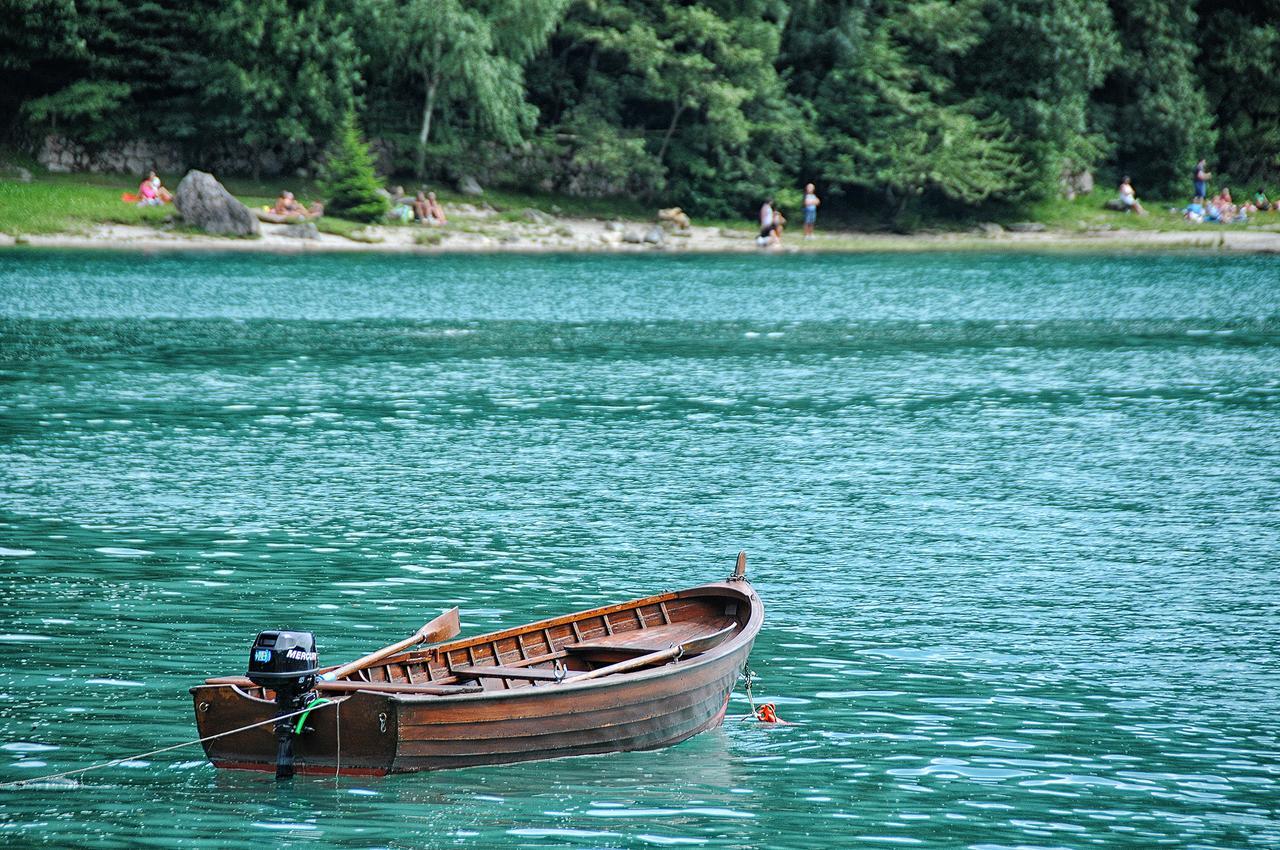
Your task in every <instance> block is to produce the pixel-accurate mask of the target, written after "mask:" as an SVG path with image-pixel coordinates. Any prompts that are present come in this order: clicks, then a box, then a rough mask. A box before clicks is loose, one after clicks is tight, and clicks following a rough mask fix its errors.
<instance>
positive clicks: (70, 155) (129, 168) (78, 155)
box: [36, 136, 187, 174]
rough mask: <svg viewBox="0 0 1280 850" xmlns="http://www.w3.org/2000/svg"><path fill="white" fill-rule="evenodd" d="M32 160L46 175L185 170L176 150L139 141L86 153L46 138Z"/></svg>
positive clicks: (62, 140) (80, 147)
mask: <svg viewBox="0 0 1280 850" xmlns="http://www.w3.org/2000/svg"><path fill="white" fill-rule="evenodd" d="M36 160H37V161H38V162H39V163H40V164H41V165H43V166H44V167H45V168H47V169H49V170H50V171H53V172H63V173H65V172H70V171H94V172H105V173H110V174H146V173H147V172H148V171H150V170H151V169H153V168H154V169H155V170H157V171H165V172H170V173H172V172H181V171H184V170H186V167H187V165H186V162H185V161H184V160H183V159H182V157H181V155H180V154H179V153H178V151H177V150H175V149H173V148H168V147H165V146H162V145H154V144H151V143H150V142H145V141H141V140H139V141H132V142H125V143H123V144H120V145H118V146H116V147H112V148H102V149H90V148H87V147H85V146H84V145H81V144H78V143H76V142H73V141H71V140H69V139H65V138H63V137H61V136H46V137H45V139H44V144H43V145H42V146H41V147H40V150H39V151H38V152H37V153H36Z"/></svg>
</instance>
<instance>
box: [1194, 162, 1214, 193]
mask: <svg viewBox="0 0 1280 850" xmlns="http://www.w3.org/2000/svg"><path fill="white" fill-rule="evenodd" d="M1212 176H1213V175H1212V174H1210V173H1209V163H1207V162H1205V161H1204V160H1203V159H1202V160H1200V161H1199V162H1197V163H1196V171H1195V174H1194V175H1192V178H1191V182H1192V183H1194V184H1195V187H1196V190H1195V193H1194V194H1195V196H1196V197H1197V198H1207V197H1209V191H1208V190H1209V178H1210V177H1212Z"/></svg>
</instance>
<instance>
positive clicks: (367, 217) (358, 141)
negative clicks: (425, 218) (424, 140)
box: [321, 112, 387, 221]
mask: <svg viewBox="0 0 1280 850" xmlns="http://www.w3.org/2000/svg"><path fill="white" fill-rule="evenodd" d="M322 174H323V177H322V180H321V189H322V191H324V193H325V196H326V197H327V198H328V202H327V203H326V205H325V212H327V213H329V214H330V215H335V216H340V217H342V218H349V219H352V220H354V221H377V220H379V219H381V218H382V216H383V215H384V214H385V213H386V211H387V198H386V196H385V195H383V194H382V193H381V192H379V191H378V190H379V189H380V188H381V183H379V181H378V175H377V174H376V173H375V172H374V170H373V155H372V154H371V153H369V146H368V145H366V144H365V142H364V140H363V139H362V138H360V131H359V129H358V128H357V127H356V119H355V113H353V112H348V113H347V116H346V118H345V119H344V120H343V122H342V125H341V126H340V127H339V129H338V136H337V138H336V139H335V141H334V143H333V146H332V147H331V148H330V150H329V154H328V157H327V158H326V160H325V163H324V166H323V170H322Z"/></svg>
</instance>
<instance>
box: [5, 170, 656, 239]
mask: <svg viewBox="0 0 1280 850" xmlns="http://www.w3.org/2000/svg"><path fill="white" fill-rule="evenodd" d="M23 167H26V168H27V169H28V170H29V171H30V172H31V174H32V179H31V182H29V183H23V182H18V181H17V180H15V179H11V178H5V177H0V233H5V234H8V235H10V236H21V235H37V234H53V233H82V232H85V231H87V230H88V229H89V228H90V227H92V226H94V225H99V224H137V225H151V226H160V225H164V224H165V223H166V222H168V221H169V220H171V219H172V218H173V217H174V210H173V208H172V207H139V206H137V205H135V204H129V203H125V202H124V201H121V200H120V196H121V194H123V193H125V192H131V193H132V192H136V191H137V189H138V183H137V181H138V179H139V178H138V176H136V175H116V174H50V173H48V172H44V171H42V170H39V169H37V168H35V167H33V166H32V165H31V164H30V163H26V164H24V165H23ZM160 177H161V179H162V180H163V181H164V184H165V185H166V186H168V187H169V188H170V190H173V189H176V188H177V184H178V181H179V180H180V179H181V175H168V174H161V175H160ZM222 182H223V185H225V186H226V187H227V190H228V191H230V192H231V193H232V194H233V195H235V196H236V197H237V198H239V199H240V200H241V201H243V202H244V203H245V204H246V205H248V206H249V207H258V206H270V205H271V204H273V203H274V202H275V199H276V196H277V195H278V194H279V193H280V191H281V190H282V189H289V190H290V191H292V192H293V193H294V194H295V195H297V197H298V198H299V199H300V200H302V201H303V202H304V203H309V202H310V201H311V200H315V199H320V198H321V197H322V194H321V192H320V191H319V189H318V188H317V187H316V186H315V184H314V183H311V182H309V181H303V180H297V179H294V180H288V179H285V178H277V179H274V180H272V181H270V182H266V181H255V180H250V179H244V178H234V177H233V178H228V179H226V180H223V181H222ZM406 188H408V187H406ZM432 189H433V191H435V192H436V194H437V195H438V197H439V198H440V200H441V201H442V202H443V203H444V204H445V206H446V208H447V207H448V206H449V205H453V204H461V203H473V204H488V205H489V206H491V207H493V208H494V209H496V210H498V211H499V212H500V213H503V214H504V216H507V217H510V218H512V219H518V218H520V217H521V216H522V213H523V211H524V210H525V209H528V208H534V209H538V210H541V211H543V212H546V213H549V214H551V215H554V216H572V217H581V218H598V219H621V220H624V221H626V220H631V221H650V220H652V218H653V210H652V209H650V208H649V207H648V206H647V205H644V204H642V203H641V202H639V201H638V200H635V199H632V198H603V199H594V198H575V197H568V196H563V195H550V194H544V193H532V192H516V191H508V190H501V189H499V190H486V191H485V193H484V196H483V197H482V198H471V197H468V196H466V195H463V194H461V193H459V192H456V191H454V190H452V189H448V188H445V187H432ZM324 221H325V225H324V226H323V227H322V229H323V230H324V231H325V232H329V233H336V234H339V235H344V236H345V235H348V234H352V233H357V232H358V231H360V230H362V229H363V225H362V224H359V223H357V222H348V221H344V220H342V219H337V218H333V217H327V218H326V219H325V220H324Z"/></svg>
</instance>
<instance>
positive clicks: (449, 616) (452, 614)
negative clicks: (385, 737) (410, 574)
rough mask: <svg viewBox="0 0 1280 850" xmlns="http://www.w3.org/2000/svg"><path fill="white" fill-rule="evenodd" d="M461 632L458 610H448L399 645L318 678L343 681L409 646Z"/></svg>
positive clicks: (326, 680) (334, 669)
mask: <svg viewBox="0 0 1280 850" xmlns="http://www.w3.org/2000/svg"><path fill="white" fill-rule="evenodd" d="M460 631H462V625H461V624H460V623H459V621H458V609H457V608H456V607H454V608H450V609H449V610H448V611H445V612H444V613H443V614H441V615H440V616H439V617H436V618H435V619H434V620H432V621H431V622H429V623H427V624H426V625H424V626H423V627H422V628H420V629H418V631H417V632H415V633H414V634H413V635H411V636H410V637H407V638H405V639H404V640H402V641H400V642H399V643H393V644H391V645H390V646H384V647H383V648H382V649H379V650H378V651H376V652H370V653H369V654H368V655H366V656H364V657H363V658H357V659H356V660H355V661H352V662H349V663H347V664H343V665H342V666H341V667H335V668H333V669H332V670H330V671H329V672H328V673H324V674H322V675H321V676H320V679H321V680H322V681H325V682H332V681H333V680H335V679H345V678H346V677H347V676H350V675H351V674H352V673H354V672H356V671H357V670H363V669H364V668H366V667H372V666H373V665H375V664H377V663H378V662H379V661H381V660H382V659H384V658H389V657H391V656H392V655H395V654H396V653H397V652H403V651H404V650H406V649H408V648H409V647H411V646H417V645H418V644H420V643H436V642H437V641H442V640H448V639H449V638H451V637H454V636H455V635H457V634H458V632H460Z"/></svg>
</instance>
